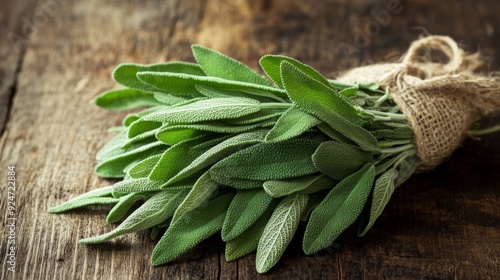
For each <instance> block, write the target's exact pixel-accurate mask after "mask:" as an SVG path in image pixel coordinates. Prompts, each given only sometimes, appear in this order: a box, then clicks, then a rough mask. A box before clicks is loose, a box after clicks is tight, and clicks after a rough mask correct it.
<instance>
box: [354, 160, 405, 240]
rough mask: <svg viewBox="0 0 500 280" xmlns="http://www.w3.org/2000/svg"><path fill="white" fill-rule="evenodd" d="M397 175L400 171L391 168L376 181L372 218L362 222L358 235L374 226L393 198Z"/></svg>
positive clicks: (371, 208) (372, 202) (363, 233)
mask: <svg viewBox="0 0 500 280" xmlns="http://www.w3.org/2000/svg"><path fill="white" fill-rule="evenodd" d="M397 177H398V171H397V170H396V169H389V170H388V171H386V172H384V173H383V174H382V175H380V176H379V177H378V178H377V180H376V181H375V187H374V188H373V196H372V201H371V207H370V218H369V220H368V222H367V223H366V224H364V223H361V224H360V227H359V230H358V236H363V235H365V234H366V233H367V232H368V230H369V229H370V228H371V227H372V226H373V224H374V223H375V221H376V220H377V218H378V217H379V216H380V214H382V211H383V210H384V208H385V206H386V205H387V203H388V202H389V200H390V199H391V196H392V193H393V192H394V189H395V186H394V180H395V179H396V178H397Z"/></svg>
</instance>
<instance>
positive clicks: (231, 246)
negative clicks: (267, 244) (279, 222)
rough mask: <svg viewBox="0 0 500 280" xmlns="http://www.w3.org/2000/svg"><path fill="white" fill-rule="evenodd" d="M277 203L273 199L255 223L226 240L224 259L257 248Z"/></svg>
mask: <svg viewBox="0 0 500 280" xmlns="http://www.w3.org/2000/svg"><path fill="white" fill-rule="evenodd" d="M277 204H278V200H273V201H272V202H271V205H269V207H267V209H266V211H265V212H264V213H263V214H262V215H260V217H259V218H258V219H257V221H256V222H255V223H253V224H252V225H251V226H250V227H249V228H248V229H247V230H245V231H244V232H243V233H241V234H239V235H238V236H237V237H235V238H234V239H231V240H228V241H227V242H226V250H225V256H226V261H228V262H230V261H234V260H236V259H238V258H241V257H243V256H245V255H247V254H249V253H251V252H254V251H255V250H257V247H258V245H259V240H260V237H261V236H262V233H263V232H264V228H265V227H266V224H267V222H268V221H269V218H270V217H271V214H272V213H273V211H274V209H275V208H276V205H277Z"/></svg>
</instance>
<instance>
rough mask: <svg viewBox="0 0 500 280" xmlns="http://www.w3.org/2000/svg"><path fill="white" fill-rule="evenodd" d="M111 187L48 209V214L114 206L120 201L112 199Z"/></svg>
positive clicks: (92, 191) (87, 193)
mask: <svg viewBox="0 0 500 280" xmlns="http://www.w3.org/2000/svg"><path fill="white" fill-rule="evenodd" d="M112 192H113V186H108V187H104V188H99V189H95V190H91V191H89V192H86V193H84V194H81V195H79V196H76V197H74V198H72V199H70V200H68V201H66V202H64V203H62V204H60V205H58V206H56V207H53V208H50V209H49V210H48V212H49V213H61V212H65V211H68V210H72V209H76V208H80V207H83V206H87V205H92V204H114V203H117V202H118V201H120V200H119V199H118V198H114V197H112Z"/></svg>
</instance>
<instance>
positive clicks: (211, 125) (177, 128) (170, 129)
mask: <svg viewBox="0 0 500 280" xmlns="http://www.w3.org/2000/svg"><path fill="white" fill-rule="evenodd" d="M274 124H275V122H274V121H272V120H267V121H262V122H260V123H254V124H247V125H238V126H235V125H232V124H228V123H227V122H224V121H206V122H199V123H194V124H172V125H166V126H164V127H162V129H161V130H160V131H158V132H157V133H156V137H157V138H158V139H161V140H162V142H166V141H168V142H172V140H168V139H170V138H172V136H170V134H181V133H185V134H189V132H191V131H192V132H193V133H194V132H195V131H204V132H215V133H231V134H233V133H234V134H235V133H244V132H247V131H251V130H255V129H257V128H263V127H270V126H273V125H274ZM200 133H201V132H200Z"/></svg>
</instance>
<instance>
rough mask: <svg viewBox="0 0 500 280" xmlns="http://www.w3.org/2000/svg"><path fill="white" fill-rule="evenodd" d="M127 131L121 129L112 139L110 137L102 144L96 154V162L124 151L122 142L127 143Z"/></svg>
mask: <svg viewBox="0 0 500 280" xmlns="http://www.w3.org/2000/svg"><path fill="white" fill-rule="evenodd" d="M127 134H128V131H127V130H123V131H121V132H120V133H118V134H117V135H116V136H115V137H113V139H111V140H110V141H109V142H108V143H106V145H104V146H103V147H102V148H101V149H100V150H99V151H98V152H97V154H96V159H97V161H98V162H102V161H104V160H106V159H110V158H113V157H115V156H117V155H120V154H122V153H123V152H124V149H123V148H122V146H123V144H125V143H127V141H128V137H127Z"/></svg>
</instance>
